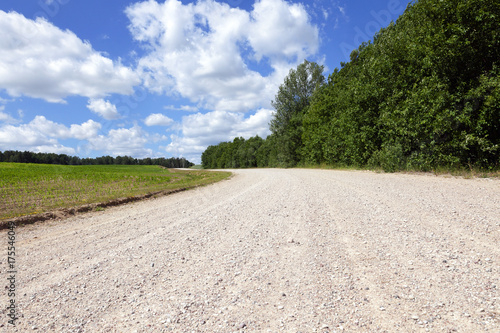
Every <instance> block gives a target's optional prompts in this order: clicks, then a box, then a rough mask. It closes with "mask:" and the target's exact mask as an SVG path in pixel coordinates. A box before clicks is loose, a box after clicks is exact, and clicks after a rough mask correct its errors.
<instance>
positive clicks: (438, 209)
mask: <svg viewBox="0 0 500 333" xmlns="http://www.w3.org/2000/svg"><path fill="white" fill-rule="evenodd" d="M234 173H235V175H234V176H233V177H232V178H231V179H230V180H226V181H222V182H220V183H217V184H214V185H210V186H207V187H203V188H198V189H195V190H191V191H187V192H183V193H177V194H174V195H171V196H166V197H162V198H157V199H151V200H146V201H143V202H137V203H132V204H128V205H125V206H120V207H114V208H109V209H106V210H105V211H102V212H92V213H86V214H82V215H77V216H74V217H71V218H68V219H65V220H52V221H46V222H43V223H38V224H34V225H28V226H25V227H20V228H17V229H16V237H17V244H16V247H17V253H16V255H17V258H16V259H17V261H16V263H17V271H18V273H17V290H16V291H17V298H16V301H17V303H18V305H19V308H18V309H17V310H18V316H19V317H20V319H19V320H18V322H17V326H16V328H15V329H14V328H12V327H11V326H10V325H8V324H7V316H6V310H4V309H5V307H4V306H2V310H0V311H1V315H2V321H0V325H1V326H0V331H1V332H6V331H8V332H11V331H13V332H29V331H38V332H49V331H51V332H151V331H155V332H192V331H193V332H237V331H248V332H251V331H264V332H266V331H272V332H277V331H283V332H341V331H346V332H351V331H371V332H420V331H431V332H437V331H439V332H441V331H443V332H452V331H458V332H487V331H488V332H499V331H500V299H499V296H500V293H499V288H500V281H499V280H500V273H499V270H500V269H499V267H500V265H499V263H500V246H499V244H500V181H499V180H497V179H457V178H452V177H436V176H432V175H408V174H383V173H372V172H362V171H356V172H351V171H331V170H301V169H289V170H280V169H271V170H269V169H255V170H234ZM0 237H1V239H4V242H5V244H6V242H7V231H6V230H3V231H1V232H0ZM0 261H1V266H0V267H2V268H4V267H6V266H7V258H6V255H5V254H4V256H2V258H0ZM2 270H3V269H2ZM4 280H5V279H4ZM4 283H6V282H4ZM1 297H2V298H1V301H2V304H4V305H6V304H7V302H8V300H7V295H6V293H5V292H4V293H2V296H1Z"/></svg>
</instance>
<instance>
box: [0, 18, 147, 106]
mask: <svg viewBox="0 0 500 333" xmlns="http://www.w3.org/2000/svg"><path fill="white" fill-rule="evenodd" d="M0 31H2V33H1V34H0V89H5V90H6V91H7V93H8V94H9V95H11V96H14V97H19V96H22V95H25V96H29V97H34V98H42V99H45V100H47V101H49V102H59V103H61V102H64V98H66V97H67V96H73V95H79V96H85V97H89V98H101V97H104V96H106V95H109V94H112V93H119V94H131V93H132V92H133V87H134V86H135V85H137V84H139V83H140V79H139V77H138V75H137V74H136V73H135V72H134V71H133V70H131V69H130V68H127V67H125V66H123V65H122V64H121V63H120V62H119V61H117V62H113V61H112V60H111V59H109V58H107V57H105V56H103V55H102V54H101V53H99V52H97V51H95V50H94V49H93V48H92V46H91V45H90V43H89V42H87V41H82V40H81V39H79V38H78V37H77V36H76V35H75V34H74V33H73V32H71V31H69V30H61V29H59V28H58V27H56V26H54V25H53V24H52V23H50V22H48V21H46V20H45V19H43V18H37V19H36V20H35V21H34V20H30V19H27V18H26V17H24V16H23V15H21V14H18V13H16V12H9V13H6V12H4V11H1V10H0Z"/></svg>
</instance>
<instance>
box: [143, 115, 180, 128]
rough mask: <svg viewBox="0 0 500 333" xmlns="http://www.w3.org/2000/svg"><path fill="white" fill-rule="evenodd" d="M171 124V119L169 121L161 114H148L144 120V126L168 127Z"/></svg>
mask: <svg viewBox="0 0 500 333" xmlns="http://www.w3.org/2000/svg"><path fill="white" fill-rule="evenodd" d="M173 122H174V120H173V119H170V118H169V117H167V116H165V115H163V114H161V113H153V114H150V115H149V116H148V117H147V118H146V119H144V124H146V126H169V125H171V124H172V123H173Z"/></svg>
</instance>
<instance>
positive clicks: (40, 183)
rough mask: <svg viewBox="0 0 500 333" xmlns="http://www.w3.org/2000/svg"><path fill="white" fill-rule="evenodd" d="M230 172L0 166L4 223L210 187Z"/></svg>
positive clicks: (0, 208) (146, 167) (148, 167)
mask: <svg viewBox="0 0 500 333" xmlns="http://www.w3.org/2000/svg"><path fill="white" fill-rule="evenodd" d="M229 176H230V173H229V172H209V171H202V170H192V171H191V170H190V171H185V170H176V169H164V168H161V167H158V166H151V165H144V166H142V165H81V166H69V165H47V164H22V163H5V162H2V163H0V220H2V219H8V218H13V217H19V216H25V215H31V214H38V213H44V212H47V211H51V210H56V209H62V208H71V207H75V206H80V205H85V204H93V203H103V202H108V201H112V200H115V199H120V198H127V197H133V196H138V195H145V194H149V193H154V192H159V191H169V190H176V189H182V188H192V187H195V186H200V185H207V184H211V183H214V182H217V181H220V180H222V179H225V178H227V177H229Z"/></svg>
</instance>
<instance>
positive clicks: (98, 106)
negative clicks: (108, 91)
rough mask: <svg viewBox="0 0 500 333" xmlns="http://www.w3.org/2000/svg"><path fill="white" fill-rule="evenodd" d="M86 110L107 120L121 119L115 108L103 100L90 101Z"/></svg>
mask: <svg viewBox="0 0 500 333" xmlns="http://www.w3.org/2000/svg"><path fill="white" fill-rule="evenodd" d="M87 108H88V109H89V110H90V111H92V112H94V113H97V114H98V115H100V116H101V117H103V118H104V119H107V120H112V119H120V118H121V116H120V114H119V113H118V111H117V110H116V106H115V105H113V104H111V103H110V102H109V101H105V100H103V99H90V100H89V104H88V105H87Z"/></svg>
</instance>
